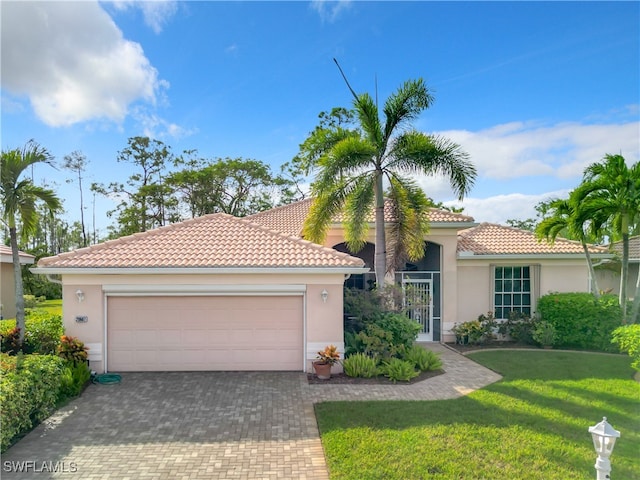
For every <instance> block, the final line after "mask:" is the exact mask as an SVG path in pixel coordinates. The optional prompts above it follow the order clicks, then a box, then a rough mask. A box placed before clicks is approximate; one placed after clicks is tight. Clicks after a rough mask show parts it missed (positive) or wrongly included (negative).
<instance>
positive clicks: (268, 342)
mask: <svg viewBox="0 0 640 480" xmlns="http://www.w3.org/2000/svg"><path fill="white" fill-rule="evenodd" d="M302 305H303V302H302V297H300V296H297V297H293V296H292V297H213V296H212V297H109V299H108V306H107V312H108V320H107V322H108V326H107V329H108V344H107V349H108V358H107V362H108V369H109V370H110V371H189V370H301V365H302V358H303V353H302V352H303V349H302V321H303V320H302V319H303V315H302Z"/></svg>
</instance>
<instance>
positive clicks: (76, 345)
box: [58, 335, 89, 363]
mask: <svg viewBox="0 0 640 480" xmlns="http://www.w3.org/2000/svg"><path fill="white" fill-rule="evenodd" d="M58 355H59V356H60V357H62V358H64V359H65V360H66V361H67V362H71V363H87V358H88V357H89V354H88V353H87V347H85V345H84V343H83V342H82V341H80V340H78V339H77V338H76V337H68V336H67V335H63V336H62V337H61V338H60V345H58Z"/></svg>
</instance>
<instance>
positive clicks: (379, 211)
mask: <svg viewBox="0 0 640 480" xmlns="http://www.w3.org/2000/svg"><path fill="white" fill-rule="evenodd" d="M375 188H376V245H375V260H374V268H375V271H376V283H377V285H378V288H384V287H385V286H386V280H385V277H386V275H387V238H386V231H385V225H384V189H383V186H382V174H381V173H379V174H378V176H377V178H376V187H375Z"/></svg>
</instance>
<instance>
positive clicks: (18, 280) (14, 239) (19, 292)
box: [9, 226, 25, 345]
mask: <svg viewBox="0 0 640 480" xmlns="http://www.w3.org/2000/svg"><path fill="white" fill-rule="evenodd" d="M9 238H10V241H11V256H12V259H13V279H14V283H15V292H16V327H18V328H19V329H20V337H19V342H20V345H22V342H23V341H24V330H25V322H24V289H23V286H22V267H21V265H20V253H19V250H18V235H17V233H16V227H15V226H13V227H9Z"/></svg>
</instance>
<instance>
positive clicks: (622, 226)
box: [574, 154, 640, 321]
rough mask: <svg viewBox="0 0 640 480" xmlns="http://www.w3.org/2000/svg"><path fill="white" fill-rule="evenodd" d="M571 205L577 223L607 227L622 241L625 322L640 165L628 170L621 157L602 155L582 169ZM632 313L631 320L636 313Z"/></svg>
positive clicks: (638, 218)
mask: <svg viewBox="0 0 640 480" xmlns="http://www.w3.org/2000/svg"><path fill="white" fill-rule="evenodd" d="M574 202H575V206H576V211H577V215H578V218H579V221H581V222H586V221H591V223H592V227H593V228H594V229H602V228H603V227H604V226H606V225H610V226H611V228H612V231H613V232H614V234H616V235H619V237H620V238H622V273H621V275H620V298H619V301H620V306H621V308H622V318H623V319H624V321H627V282H628V278H629V235H631V234H633V232H634V231H635V230H636V228H637V225H638V223H639V222H640V163H638V162H636V163H635V164H633V165H631V166H630V167H629V166H627V163H626V161H625V159H624V157H623V156H622V155H610V154H607V155H605V156H604V158H603V159H602V161H600V162H596V163H592V164H591V165H589V166H588V167H587V168H586V169H585V171H584V177H583V181H582V183H581V184H580V185H579V186H578V188H577V189H576V190H575V199H574ZM637 297H638V295H636V298H637ZM633 313H634V316H633V318H635V316H637V314H638V312H637V310H636V311H635V312H633ZM633 318H632V319H633Z"/></svg>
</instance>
